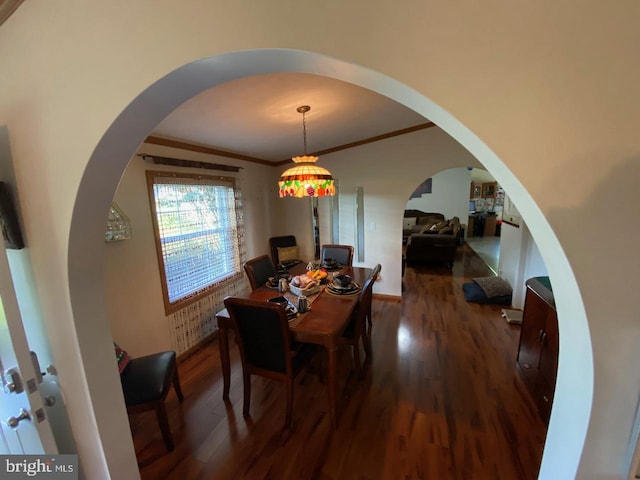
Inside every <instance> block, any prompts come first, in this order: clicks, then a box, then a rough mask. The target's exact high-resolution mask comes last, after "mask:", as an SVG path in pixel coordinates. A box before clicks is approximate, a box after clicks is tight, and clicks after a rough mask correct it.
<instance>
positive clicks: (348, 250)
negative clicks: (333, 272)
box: [320, 244, 353, 267]
mask: <svg viewBox="0 0 640 480" xmlns="http://www.w3.org/2000/svg"><path fill="white" fill-rule="evenodd" d="M327 258H331V259H333V260H335V261H336V262H338V263H339V264H340V265H346V266H349V267H350V266H352V265H353V247H352V246H351V245H336V244H326V245H322V251H321V253H320V260H321V261H322V262H324V261H325V260H326V259H327Z"/></svg>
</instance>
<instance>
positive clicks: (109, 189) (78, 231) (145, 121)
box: [68, 49, 593, 478]
mask: <svg viewBox="0 0 640 480" xmlns="http://www.w3.org/2000/svg"><path fill="white" fill-rule="evenodd" d="M295 71H305V72H310V73H316V74H321V75H329V76H332V77H335V78H338V79H340V80H343V81H347V82H351V83H354V84H358V85H360V86H363V87H365V88H369V89H370V90H373V91H376V92H378V93H380V94H383V95H386V96H388V97H389V98H392V99H394V100H396V101H398V102H400V103H402V104H404V105H406V106H408V107H410V108H412V109H414V110H415V111H416V112H418V113H420V114H422V115H423V116H425V117H426V118H429V119H430V120H432V121H433V122H434V123H436V124H437V125H438V126H440V127H441V128H442V129H443V130H445V131H446V132H447V133H448V134H449V135H451V136H452V137H453V138H455V139H456V140H457V141H458V142H460V143H461V144H462V145H463V146H464V147H465V148H467V150H469V151H470V152H471V153H472V154H473V155H474V156H475V157H476V158H478V159H479V160H480V161H481V162H482V163H483V164H484V165H485V167H486V168H487V169H488V170H489V171H491V172H492V174H493V175H494V176H495V177H496V179H497V180H498V181H499V183H500V184H501V185H502V186H503V187H504V188H505V189H507V190H508V191H509V192H510V195H511V196H512V198H513V199H514V201H515V202H516V203H517V205H518V206H519V208H520V210H521V214H522V216H523V219H525V220H526V221H527V223H528V225H530V228H531V230H532V231H533V232H534V233H535V234H536V236H537V237H538V238H545V242H544V244H542V245H541V251H542V254H543V256H544V257H545V259H547V260H548V263H549V264H553V266H554V270H555V272H556V273H557V274H559V275H562V277H563V278H565V279H566V280H565V282H564V284H563V289H562V292H561V293H562V297H559V298H558V300H559V303H565V304H566V305H567V306H568V307H570V308H571V309H572V311H573V312H574V318H572V325H573V326H574V327H573V331H571V332H564V331H562V329H563V324H562V319H560V330H561V334H560V341H561V345H560V371H559V372H558V386H557V389H556V397H555V398H556V400H555V402H556V406H557V408H555V407H554V413H555V411H556V410H558V411H559V412H561V415H558V414H555V415H552V419H551V424H550V428H549V435H548V439H547V448H546V449H545V454H544V457H543V463H542V470H541V471H543V472H544V471H545V468H552V466H554V467H555V468H556V470H555V472H556V473H557V474H558V475H560V476H561V477H563V478H565V477H566V478H569V477H571V476H573V474H574V473H575V470H576V468H577V465H578V461H579V458H580V454H581V451H582V446H583V444H584V439H585V435H586V429H587V424H588V419H589V414H590V408H591V400H592V390H593V388H592V384H593V367H592V361H590V360H591V358H592V355H591V342H590V337H589V332H588V326H587V321H586V316H585V314H584V307H583V305H582V301H581V297H580V294H579V290H578V286H577V283H576V281H575V278H574V275H573V273H572V271H571V268H570V267H569V263H568V261H567V259H566V256H565V255H564V253H563V251H562V249H561V247H560V244H559V242H558V240H557V239H556V237H555V234H554V233H553V231H552V230H551V227H550V226H549V224H548V222H547V221H546V219H545V218H544V216H543V215H542V213H541V211H540V210H539V209H538V208H537V206H536V204H535V203H534V202H533V200H532V198H531V197H530V196H529V194H528V193H527V192H526V191H525V190H524V188H523V186H522V185H521V183H520V182H519V181H518V179H517V178H515V176H514V175H513V174H512V173H511V172H510V171H509V170H508V169H507V168H506V167H505V165H504V163H503V162H502V161H501V160H500V159H499V158H498V157H497V156H496V155H495V154H494V153H493V152H492V151H491V150H490V149H489V148H488V147H487V146H486V145H485V144H484V143H483V142H482V141H481V140H480V139H479V138H477V137H476V136H475V135H474V134H473V133H472V132H471V131H469V130H468V129H467V128H466V127H464V126H463V125H462V124H461V123H460V122H458V121H457V120H456V119H455V118H453V117H452V116H451V115H450V114H448V113H447V112H445V111H444V110H442V109H441V108H440V107H438V106H437V105H435V104H434V103H433V102H431V101H430V100H429V99H428V98H426V97H424V96H422V95H420V94H418V93H417V92H415V91H414V90H412V89H410V88H409V87H407V86H405V85H402V84H400V83H399V82H396V81H394V80H392V79H390V78H388V77H385V76H384V75H381V74H379V73H376V72H372V71H370V70H367V69H365V68H361V67H354V65H351V64H346V63H343V62H340V61H339V60H335V59H331V58H327V57H324V56H322V55H319V54H314V53H309V52H302V51H294V50H281V49H273V50H269V49H261V50H252V51H242V52H234V53H229V54H225V55H219V56H217V57H215V58H208V59H203V60H199V61H196V62H193V63H190V64H187V65H185V66H183V67H181V68H179V69H177V70H175V71H174V72H171V73H170V74H168V75H167V76H165V77H163V78H162V79H160V80H159V81H157V82H156V83H155V84H153V85H151V86H150V87H148V88H147V89H146V90H145V91H144V92H142V93H141V94H140V95H139V96H138V97H137V98H136V99H134V100H133V101H132V102H131V103H130V104H129V106H128V107H127V108H126V109H125V110H124V111H123V112H122V113H121V114H120V115H119V116H118V118H117V119H116V120H115V121H114V122H113V124H112V125H111V127H110V128H109V130H108V131H107V132H106V133H105V134H104V136H103V137H102V139H101V141H100V143H99V144H98V146H97V147H96V149H95V151H94V153H93V155H92V156H91V158H90V160H89V162H88V165H87V168H86V170H85V172H84V175H83V178H82V181H81V184H80V188H79V190H78V195H77V197H76V201H75V206H74V211H73V217H72V221H71V229H70V240H69V252H68V256H69V290H70V296H71V298H70V300H71V304H72V307H73V311H74V321H75V326H76V331H77V334H78V339H79V343H80V346H81V351H82V355H83V360H84V361H85V362H84V363H85V369H86V374H87V382H88V384H89V390H90V391H92V392H101V393H102V395H100V396H97V395H96V394H95V393H93V395H92V402H93V407H94V410H95V413H96V419H97V423H98V427H100V426H105V428H106V430H107V431H108V430H110V429H109V428H108V427H107V425H108V424H109V416H110V414H111V409H110V405H111V404H112V402H113V401H114V400H115V401H117V398H118V397H117V396H116V395H115V394H113V393H110V392H109V391H105V388H104V386H103V385H102V382H103V379H102V377H101V375H99V374H98V375H94V374H93V373H94V372H93V371H92V370H93V367H94V365H95V360H94V361H93V362H92V361H89V355H90V353H92V352H90V349H91V348H90V346H91V344H92V343H93V340H92V339H93V338H94V337H95V336H96V335H102V334H107V332H108V331H109V328H108V325H107V318H106V305H105V299H104V295H103V291H104V279H103V273H104V272H103V271H104V266H103V265H102V259H101V257H100V256H96V255H95V254H94V252H95V251H99V249H101V248H103V247H102V245H103V240H104V224H103V223H104V222H103V219H104V212H106V211H108V208H109V205H110V202H111V199H112V198H113V194H114V192H115V190H116V187H117V184H118V181H119V179H120V177H121V175H122V173H123V171H124V169H125V167H126V165H127V162H128V161H129V159H130V158H131V156H132V155H133V154H134V152H135V151H136V149H137V148H138V146H139V145H140V144H141V143H142V141H143V140H144V139H145V138H146V136H147V135H148V134H149V133H150V132H151V130H152V129H153V127H154V126H155V125H156V124H157V123H158V122H159V121H160V120H162V119H163V118H164V117H165V116H166V115H168V113H169V112H170V111H172V110H173V109H174V108H175V107H177V106H178V105H180V104H181V103H183V102H184V101H185V100H187V99H188V98H190V97H192V96H193V95H196V94H197V93H200V92H201V91H203V90H205V89H207V88H210V87H212V86H214V85H216V84H219V83H222V82H225V81H229V80H232V79H235V78H240V77H244V76H248V75H256V74H262V73H270V72H295ZM101 287H102V288H101ZM568 307H567V308H568ZM569 338H570V339H571V342H569V341H568V339H569ZM83 347H84V348H83ZM585 357H587V361H585ZM105 361H106V359H105ZM97 373H100V372H99V371H98V372H97ZM569 378H571V382H569V381H568V379H569ZM575 390H578V391H582V392H589V395H581V396H580V397H575V396H572V391H575ZM561 417H562V422H568V423H569V424H570V425H572V428H571V429H567V428H563V424H564V423H563V424H561V423H560V418H561ZM115 433H119V432H115ZM115 437H116V436H114V437H113V438H104V439H103V445H104V448H105V450H107V451H108V450H109V449H111V448H115V445H116V442H117V440H116V438H115ZM560 445H561V446H562V448H556V447H559V446H560ZM132 454H133V453H132ZM107 457H108V458H112V457H110V456H109V455H107ZM112 461H113V462H114V463H115V462H116V460H112ZM546 465H549V467H546ZM557 466H561V467H562V469H564V470H563V472H559V471H558V470H557Z"/></svg>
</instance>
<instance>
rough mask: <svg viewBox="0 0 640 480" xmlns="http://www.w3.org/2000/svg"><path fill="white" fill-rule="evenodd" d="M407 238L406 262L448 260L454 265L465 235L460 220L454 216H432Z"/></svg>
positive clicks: (449, 264) (448, 262) (447, 261)
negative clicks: (428, 221)
mask: <svg viewBox="0 0 640 480" xmlns="http://www.w3.org/2000/svg"><path fill="white" fill-rule="evenodd" d="M412 231H413V232H414V233H411V234H410V235H409V237H408V238H407V243H406V249H405V254H404V261H405V263H406V264H409V265H411V264H414V265H415V264H418V263H430V262H446V263H447V265H448V266H449V268H451V267H453V260H454V259H455V256H456V251H457V248H458V245H460V244H461V243H462V236H463V235H464V232H463V229H462V226H461V225H460V220H459V219H458V217H453V218H452V219H450V220H438V219H435V218H432V219H431V220H430V223H425V224H423V225H421V226H420V228H419V229H414V230H412Z"/></svg>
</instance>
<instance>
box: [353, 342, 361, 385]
mask: <svg viewBox="0 0 640 480" xmlns="http://www.w3.org/2000/svg"><path fill="white" fill-rule="evenodd" d="M353 366H354V367H355V369H356V373H357V374H358V377H362V365H360V337H356V338H354V343H353Z"/></svg>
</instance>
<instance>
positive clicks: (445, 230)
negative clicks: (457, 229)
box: [438, 225, 453, 235]
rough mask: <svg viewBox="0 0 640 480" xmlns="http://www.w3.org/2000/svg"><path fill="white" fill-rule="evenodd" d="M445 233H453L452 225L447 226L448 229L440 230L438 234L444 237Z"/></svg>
mask: <svg viewBox="0 0 640 480" xmlns="http://www.w3.org/2000/svg"><path fill="white" fill-rule="evenodd" d="M443 233H453V227H452V226H451V225H447V226H446V227H442V228H441V229H440V230H438V234H440V235H442V234H443Z"/></svg>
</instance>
